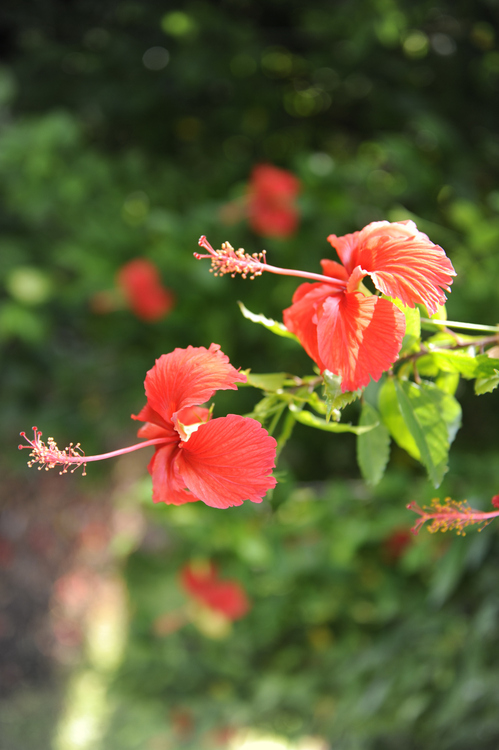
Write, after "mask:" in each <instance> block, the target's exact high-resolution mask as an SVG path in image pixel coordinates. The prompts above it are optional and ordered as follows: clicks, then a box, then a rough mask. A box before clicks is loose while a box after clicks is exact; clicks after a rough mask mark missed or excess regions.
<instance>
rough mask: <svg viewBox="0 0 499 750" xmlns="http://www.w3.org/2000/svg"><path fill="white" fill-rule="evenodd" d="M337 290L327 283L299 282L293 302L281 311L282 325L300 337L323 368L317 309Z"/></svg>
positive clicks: (309, 354) (307, 350) (304, 345)
mask: <svg viewBox="0 0 499 750" xmlns="http://www.w3.org/2000/svg"><path fill="white" fill-rule="evenodd" d="M338 294H341V292H338V291H337V290H336V289H334V288H333V287H331V286H329V285H328V284H321V283H318V284H308V283H307V284H300V286H299V287H298V289H297V290H296V291H295V293H294V295H293V304H292V305H291V307H288V308H286V310H284V311H283V314H282V316H283V321H284V325H285V326H286V328H287V329H288V331H291V333H294V334H295V335H296V336H298V338H299V339H300V343H301V345H302V346H303V348H304V349H305V351H306V352H307V354H308V356H309V357H311V358H312V359H313V360H314V362H315V363H316V364H317V365H318V367H319V368H320V369H321V370H324V369H325V366H324V365H323V363H322V360H321V358H320V355H319V348H318V345H317V310H318V309H319V308H320V307H321V306H322V303H323V302H324V301H325V300H326V299H328V297H330V296H331V295H336V296H337V295H338Z"/></svg>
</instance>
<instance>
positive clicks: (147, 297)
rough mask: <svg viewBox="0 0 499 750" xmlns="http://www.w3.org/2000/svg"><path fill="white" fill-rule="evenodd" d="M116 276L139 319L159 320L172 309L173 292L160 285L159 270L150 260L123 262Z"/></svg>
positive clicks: (137, 259) (141, 259)
mask: <svg viewBox="0 0 499 750" xmlns="http://www.w3.org/2000/svg"><path fill="white" fill-rule="evenodd" d="M116 278H117V282H118V286H119V287H120V288H121V290H122V291H123V293H124V295H125V297H126V300H127V302H128V304H129V306H130V309H131V310H132V312H133V313H135V315H136V316H137V317H138V318H140V319H141V320H146V321H154V320H160V319H161V318H163V317H164V316H165V315H167V314H168V313H169V312H170V310H171V309H172V307H173V305H174V297H173V294H172V293H171V292H170V291H169V290H168V289H166V288H165V287H164V286H163V285H162V283H161V277H160V275H159V271H158V269H157V268H156V266H155V265H154V263H152V262H151V261H150V260H147V259H146V258H136V259H135V260H131V261H129V262H128V263H125V265H124V266H122V267H121V268H120V270H119V271H118V274H117V277H116Z"/></svg>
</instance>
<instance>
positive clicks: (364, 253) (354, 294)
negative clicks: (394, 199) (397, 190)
mask: <svg viewBox="0 0 499 750" xmlns="http://www.w3.org/2000/svg"><path fill="white" fill-rule="evenodd" d="M328 241H329V242H330V244H331V245H332V246H333V247H334V248H335V249H336V250H337V252H338V255H339V257H340V260H341V261H342V264H343V265H342V264H340V263H337V262H335V261H332V260H329V259H326V260H322V261H321V265H322V269H323V273H324V275H325V276H329V277H330V278H331V282H330V283H327V282H318V283H313V284H309V283H305V284H301V285H300V286H299V287H298V289H297V290H296V292H295V293H294V296H293V304H292V305H291V307H288V308H287V309H286V310H284V313H283V318H284V324H285V326H286V327H287V328H288V330H290V331H291V332H292V333H294V334H296V336H298V338H299V339H300V342H301V344H302V346H303V347H304V349H305V350H306V352H307V353H308V355H309V356H310V357H311V358H312V359H313V360H314V362H316V363H317V365H318V366H319V368H320V370H321V371H324V370H329V371H330V372H332V373H334V374H336V375H340V376H341V379H342V382H341V387H342V390H343V391H355V390H356V389H357V388H361V387H362V386H365V385H367V384H368V383H369V380H370V378H372V379H373V380H379V378H380V377H381V375H382V373H383V372H385V370H388V369H389V367H391V365H392V364H393V363H394V362H395V360H396V358H397V355H398V353H399V351H400V347H401V346H402V339H403V337H404V333H405V316H404V313H403V312H402V310H400V309H399V308H398V307H397V306H396V305H395V304H393V302H391V301H390V300H388V299H384V298H383V297H378V296H376V295H371V294H370V292H369V291H368V290H367V289H366V288H365V287H364V286H363V285H362V280H363V279H364V277H365V276H370V278H371V280H372V282H373V284H374V286H375V287H376V289H378V290H379V291H380V292H381V293H382V294H384V295H386V296H388V297H394V298H397V299H399V300H400V301H401V302H402V303H403V304H404V305H408V306H409V307H414V305H415V304H416V303H422V304H423V305H425V307H426V309H427V310H428V313H429V314H430V315H431V314H433V313H435V312H436V310H437V308H438V307H439V306H440V305H443V304H444V302H445V299H446V298H445V294H444V291H443V290H447V291H448V290H449V288H450V285H451V284H452V277H453V276H455V271H454V268H453V267H452V263H451V262H450V260H449V259H448V258H447V256H446V255H445V252H444V251H443V250H442V248H441V247H439V246H438V245H434V244H433V242H431V241H430V240H429V239H428V237H427V236H426V235H425V234H423V233H422V232H420V231H419V230H418V228H417V227H416V225H415V224H414V222H412V221H401V222H393V223H390V222H388V221H376V222H372V223H371V224H368V225H367V226H366V227H364V229H362V230H361V231H360V232H354V233H353V234H346V235H345V236H343V237H337V236H336V235H335V234H331V235H329V237H328Z"/></svg>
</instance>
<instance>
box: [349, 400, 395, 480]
mask: <svg viewBox="0 0 499 750" xmlns="http://www.w3.org/2000/svg"><path fill="white" fill-rule="evenodd" d="M359 425H360V426H367V425H369V426H371V427H373V429H372V430H370V432H366V433H364V434H360V435H358V437H357V461H358V462H359V467H360V470H361V472H362V476H363V477H364V479H365V480H366V482H369V484H372V485H375V484H378V482H379V481H380V479H381V478H382V476H383V474H384V472H385V468H386V464H387V463H388V458H389V456H390V433H389V432H388V430H387V429H386V427H385V425H384V424H383V423H382V422H381V420H380V416H379V414H378V412H377V411H376V409H375V408H374V407H373V406H371V404H368V403H367V401H365V402H364V403H363V404H362V411H361V414H360V419H359Z"/></svg>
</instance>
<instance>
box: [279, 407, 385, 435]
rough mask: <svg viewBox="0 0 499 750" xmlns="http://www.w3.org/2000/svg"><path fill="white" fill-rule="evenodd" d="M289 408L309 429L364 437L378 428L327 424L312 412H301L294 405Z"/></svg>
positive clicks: (339, 423) (336, 423)
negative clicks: (349, 433) (363, 435)
mask: <svg viewBox="0 0 499 750" xmlns="http://www.w3.org/2000/svg"><path fill="white" fill-rule="evenodd" d="M289 408H290V411H291V412H292V413H293V416H294V418H295V419H296V421H297V422H301V423H302V424H306V425H307V426H308V427H315V428H316V429H318V430H325V431H326V432H353V433H354V435H362V433H364V432H369V431H370V430H373V429H374V428H375V427H376V425H375V424H373V425H362V426H357V427H356V426H355V425H353V424H343V423H341V422H326V420H325V419H321V418H320V417H316V416H315V414H312V412H311V411H305V410H300V409H299V408H298V407H297V406H295V405H294V404H290V406H289Z"/></svg>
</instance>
